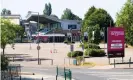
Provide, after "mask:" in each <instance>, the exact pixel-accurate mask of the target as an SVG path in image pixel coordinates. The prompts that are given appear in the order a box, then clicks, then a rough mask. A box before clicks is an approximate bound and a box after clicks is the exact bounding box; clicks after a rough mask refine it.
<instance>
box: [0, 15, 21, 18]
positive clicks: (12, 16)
mask: <svg viewBox="0 0 133 80" xmlns="http://www.w3.org/2000/svg"><path fill="white" fill-rule="evenodd" d="M1 17H2V18H9V19H21V16H20V15H19V14H11V15H1Z"/></svg>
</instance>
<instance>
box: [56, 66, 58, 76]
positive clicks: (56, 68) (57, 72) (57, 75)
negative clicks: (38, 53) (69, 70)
mask: <svg viewBox="0 0 133 80" xmlns="http://www.w3.org/2000/svg"><path fill="white" fill-rule="evenodd" d="M56 72H57V76H58V66H57V67H56Z"/></svg>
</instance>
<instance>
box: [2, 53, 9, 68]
mask: <svg viewBox="0 0 133 80" xmlns="http://www.w3.org/2000/svg"><path fill="white" fill-rule="evenodd" d="M8 64H9V60H8V58H7V57H5V55H1V70H7V67H8Z"/></svg>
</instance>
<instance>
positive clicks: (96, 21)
mask: <svg viewBox="0 0 133 80" xmlns="http://www.w3.org/2000/svg"><path fill="white" fill-rule="evenodd" d="M110 23H111V26H114V21H113V19H112V17H111V16H110V15H109V14H108V13H107V11H106V10H104V9H101V8H98V9H97V8H95V7H94V6H93V7H91V8H89V10H88V11H87V13H86V14H85V18H84V20H83V25H82V29H81V30H82V33H83V32H85V31H86V29H87V28H88V27H91V28H95V26H96V25H99V28H100V30H99V31H100V32H101V31H105V35H104V36H105V41H107V27H109V26H110ZM99 35H100V34H99ZM96 38H97V37H96ZM101 40H102V39H101Z"/></svg>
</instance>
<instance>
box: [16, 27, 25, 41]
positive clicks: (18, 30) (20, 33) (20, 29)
mask: <svg viewBox="0 0 133 80" xmlns="http://www.w3.org/2000/svg"><path fill="white" fill-rule="evenodd" d="M15 32H16V36H17V37H19V38H20V39H21V42H22V39H23V37H24V33H25V30H24V27H22V26H19V25H16V27H15Z"/></svg>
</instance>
